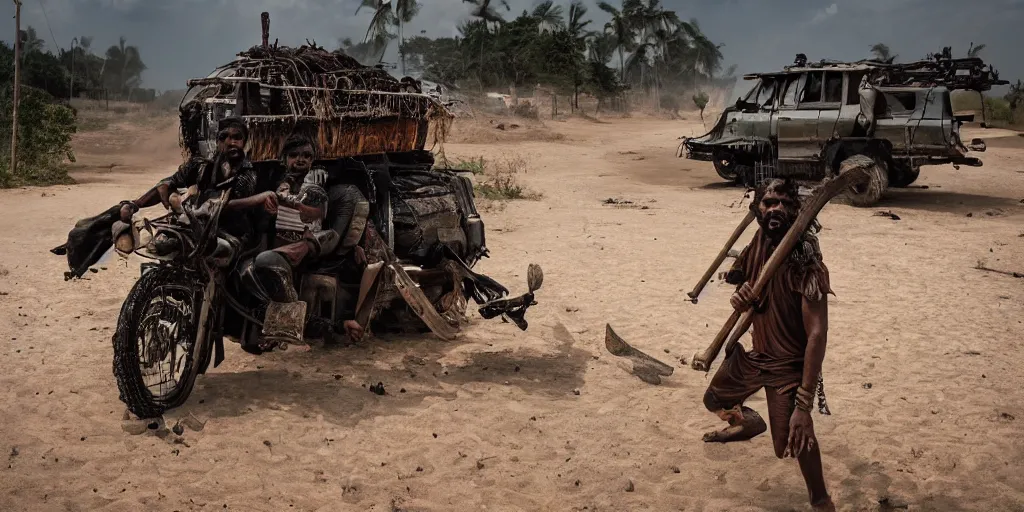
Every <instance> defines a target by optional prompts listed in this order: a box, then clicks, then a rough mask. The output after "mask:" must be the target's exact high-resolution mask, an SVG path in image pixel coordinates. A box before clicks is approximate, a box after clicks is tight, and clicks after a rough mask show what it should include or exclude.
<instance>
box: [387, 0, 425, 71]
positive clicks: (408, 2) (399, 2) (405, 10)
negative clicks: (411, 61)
mask: <svg viewBox="0 0 1024 512" xmlns="http://www.w3.org/2000/svg"><path fill="white" fill-rule="evenodd" d="M393 2H394V4H395V7H394V9H395V15H394V18H395V24H396V25H398V38H399V47H398V48H399V50H401V48H402V47H401V45H402V44H405V33H404V31H403V25H404V24H406V23H409V22H410V21H412V19H413V18H414V17H416V14H418V13H419V12H420V6H419V4H418V3H416V0H393ZM399 53H400V54H401V60H402V74H403V75H404V74H405V54H404V53H401V51H399Z"/></svg>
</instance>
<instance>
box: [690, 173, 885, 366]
mask: <svg viewBox="0 0 1024 512" xmlns="http://www.w3.org/2000/svg"><path fill="white" fill-rule="evenodd" d="M844 163H845V162H844ZM857 164H859V165H855V166H853V167H852V168H850V169H849V170H846V171H845V172H841V174H840V175H839V176H838V177H836V178H834V179H832V180H830V181H828V182H827V183H825V184H824V185H822V186H821V188H819V189H818V190H817V191H816V192H815V194H814V195H813V196H812V197H811V198H810V200H809V202H807V203H805V205H804V207H803V209H802V211H801V212H800V215H798V216H797V218H796V221H794V222H793V225H792V226H790V228H789V231H788V232H787V233H786V236H784V237H783V238H782V241H781V242H780V243H779V246H778V247H776V248H775V251H774V252H773V253H772V255H771V257H770V258H768V262H767V263H765V265H764V268H763V269H762V270H761V274H760V275H759V276H758V278H757V281H756V282H755V283H754V286H753V296H754V297H760V296H761V293H762V292H763V291H764V289H765V287H766V286H767V285H768V281H769V280H771V278H772V277H773V276H774V275H775V272H776V271H777V270H778V269H779V267H780V266H781V265H782V262H783V261H785V259H786V258H788V257H789V256H790V254H791V253H792V252H793V248H794V247H796V244H797V242H798V241H799V240H800V238H801V237H802V236H803V234H804V232H805V231H807V228H808V227H810V225H811V223H812V222H814V219H815V218H816V217H817V216H818V212H820V211H821V209H822V208H824V207H825V205H826V204H828V202H829V201H830V200H832V198H833V197H835V196H836V195H838V194H839V193H841V192H843V191H845V190H847V189H849V188H850V187H852V186H853V185H856V184H858V183H860V182H862V181H864V180H867V179H868V173H867V170H868V169H869V168H870V167H871V166H872V165H875V164H874V162H873V161H871V160H870V159H864V161H863V162H860V161H858V162H857ZM844 167H845V166H844ZM740 317H741V314H740V312H739V311H738V310H735V311H733V312H732V315H730V316H729V319H728V320H726V322H725V325H723V326H722V329H721V330H720V331H718V335H717V336H715V339H714V340H713V341H712V342H711V345H710V346H708V348H707V350H705V351H704V353H703V354H694V356H693V361H692V362H691V364H690V367H691V368H693V369H694V370H698V371H704V372H707V371H708V370H710V369H711V363H712V362H714V360H715V358H717V357H718V354H719V352H721V351H722V347H723V346H725V344H726V341H727V340H728V342H729V345H730V346H731V345H732V344H733V343H735V342H736V340H738V339H739V338H740V337H741V336H743V334H744V333H745V332H747V329H749V328H750V324H751V323H752V322H753V321H754V317H753V310H748V311H747V312H746V313H744V314H742V322H740V325H739V329H737V330H736V332H735V333H733V327H735V326H736V323H737V322H738V321H740ZM730 334H731V336H730Z"/></svg>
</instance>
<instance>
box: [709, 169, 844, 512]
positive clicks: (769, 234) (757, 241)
mask: <svg viewBox="0 0 1024 512" xmlns="http://www.w3.org/2000/svg"><path fill="white" fill-rule="evenodd" d="M750 207H751V209H752V210H753V212H754V215H755V218H756V220H757V222H758V225H759V229H758V231H757V234H756V235H754V239H753V240H752V241H751V243H750V245H748V246H747V247H746V248H745V249H744V250H743V252H742V253H741V254H740V256H739V258H737V260H736V263H735V264H734V265H733V267H732V269H731V270H730V271H729V273H728V276H727V279H726V281H727V282H729V283H730V284H735V285H739V287H738V288H737V291H736V294H735V295H733V297H732V305H733V307H734V308H736V309H737V310H738V311H741V312H744V311H747V310H749V309H751V308H752V309H753V313H752V316H753V324H752V325H753V329H754V330H753V334H752V338H753V347H752V350H751V351H749V352H748V351H745V350H744V349H743V348H742V347H740V346H739V344H733V345H730V346H729V347H727V349H726V357H725V360H724V361H723V362H722V366H721V367H720V368H719V370H718V372H717V373H716V374H715V376H714V378H712V380H711V384H710V386H708V389H707V392H706V393H705V394H704V405H705V406H706V407H707V408H708V410H710V411H712V412H714V413H716V414H717V415H718V417H720V418H721V419H722V420H724V421H727V422H728V423H729V426H728V427H726V428H725V429H723V430H720V431H714V432H709V433H707V434H705V436H704V441H706V442H723V443H725V442H730V441H739V440H746V439H750V438H752V437H755V436H757V435H760V434H762V433H764V432H765V430H767V426H766V425H765V422H764V420H763V419H761V417H760V416H759V415H758V414H757V412H755V411H754V410H753V409H750V408H748V407H745V406H743V402H744V401H745V400H746V399H747V398H748V397H750V396H751V395H753V394H754V393H756V392H757V391H758V390H760V389H761V388H762V387H763V388H764V389H765V395H766V397H767V401H768V420H769V423H770V424H771V434H772V441H773V444H774V446H775V455H776V456H777V457H779V458H783V457H794V458H796V459H797V460H798V461H799V464H800V471H801V472H802V473H803V476H804V481H805V482H806V484H807V490H808V493H809V494H810V500H811V505H812V507H814V510H821V511H834V510H835V505H834V504H833V503H832V499H831V497H830V496H829V494H828V491H827V490H826V489H825V479H824V475H823V473H822V467H821V452H820V451H819V448H818V442H817V439H816V438H815V436H814V426H813V422H812V421H811V409H812V407H813V401H814V396H815V392H816V391H818V396H819V407H820V408H821V412H822V413H825V414H827V407H826V406H825V404H824V394H823V393H822V392H821V391H820V385H821V365H822V361H823V359H824V357H825V344H826V333H827V330H828V300H827V295H828V294H829V293H832V290H831V288H830V286H829V276H828V269H827V268H826V267H825V264H824V263H823V262H822V257H821V251H820V249H819V248H818V243H817V237H816V235H815V232H816V230H815V229H814V228H813V227H812V228H811V229H808V230H807V232H806V233H804V234H803V236H802V238H801V239H800V240H799V242H797V243H796V246H795V248H794V250H793V252H792V254H791V255H790V256H789V257H788V258H785V260H784V261H783V262H782V264H781V265H780V266H779V267H778V270H777V272H775V273H774V274H771V271H770V270H769V271H768V272H767V273H768V274H769V277H770V279H769V280H768V281H767V285H766V286H764V289H763V291H762V293H761V294H760V296H759V297H755V296H754V288H753V287H752V286H751V284H752V283H754V282H755V281H756V280H757V278H758V276H759V274H760V273H761V272H762V270H763V269H764V268H765V266H766V263H767V262H768V260H769V258H770V256H771V254H772V252H773V250H774V249H775V248H776V247H777V246H778V245H779V243H780V241H781V240H782V239H783V237H784V236H785V235H786V233H787V232H788V231H789V228H790V226H791V225H793V223H794V221H795V220H796V218H797V214H798V213H799V211H800V198H799V195H798V187H797V185H796V183H795V182H793V181H791V180H782V179H773V180H769V181H767V182H765V183H764V184H763V185H761V186H760V187H759V188H758V189H757V191H756V192H755V194H754V200H753V202H752V203H751V205H750Z"/></svg>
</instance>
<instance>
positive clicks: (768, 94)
mask: <svg viewBox="0 0 1024 512" xmlns="http://www.w3.org/2000/svg"><path fill="white" fill-rule="evenodd" d="M776 83H777V82H776V81H775V80H774V79H766V80H765V81H764V82H762V83H761V89H760V90H759V91H758V92H757V104H758V105H760V106H762V107H770V106H771V105H772V99H773V98H774V97H775V84H776Z"/></svg>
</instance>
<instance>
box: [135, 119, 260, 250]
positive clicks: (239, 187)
mask: <svg viewBox="0 0 1024 512" xmlns="http://www.w3.org/2000/svg"><path fill="white" fill-rule="evenodd" d="M248 139H249V130H248V128H247V127H246V126H245V122H244V121H243V120H242V119H241V118H237V117H231V118H225V119H222V120H221V121H220V123H219V124H218V132H217V151H216V154H215V155H214V157H213V160H212V161H206V160H203V159H201V158H194V159H192V160H190V161H188V162H185V163H184V164H182V165H181V166H180V167H178V171H177V172H175V173H174V174H173V175H171V176H169V177H167V178H165V179H163V180H160V182H159V183H157V185H156V186H155V187H153V188H152V189H150V190H149V191H147V192H146V193H145V194H143V195H142V196H141V197H139V198H138V199H136V200H135V201H123V202H122V203H121V211H120V215H121V220H122V221H123V222H125V223H128V222H131V217H132V215H133V214H134V213H135V212H137V211H139V209H141V208H147V207H150V206H155V205H156V204H157V203H161V204H163V205H164V207H165V208H167V209H169V210H175V211H177V210H178V205H180V203H181V197H180V196H179V194H178V189H182V188H189V187H193V186H194V187H196V189H197V192H196V193H197V195H198V198H197V199H198V201H197V204H200V205H203V204H207V203H208V201H209V199H212V198H215V197H217V195H218V194H219V193H220V192H221V191H222V190H224V189H225V188H230V190H231V193H230V195H229V196H228V202H227V203H226V204H225V205H224V211H223V213H222V214H221V217H220V222H219V228H220V233H219V235H220V237H219V240H218V244H217V246H216V247H215V254H214V255H215V257H217V259H220V260H223V261H230V260H231V259H232V258H233V256H234V255H236V254H238V253H239V252H240V251H241V250H244V249H247V248H251V247H253V246H255V244H258V243H259V237H258V236H257V233H258V226H261V225H264V224H265V223H266V220H267V214H268V213H270V212H272V211H273V205H272V204H271V203H270V202H268V201H266V200H265V197H264V196H262V195H261V193H263V192H267V191H273V187H274V185H275V180H274V177H273V176H270V175H267V174H266V173H258V172H257V171H256V169H255V168H253V166H252V164H251V163H250V162H249V159H248V158H247V157H246V154H245V144H246V142H248ZM153 245H154V249H155V250H156V251H157V252H163V251H168V250H171V249H173V248H175V247H177V244H176V242H175V241H174V240H171V239H169V238H168V237H167V236H166V235H161V236H158V237H157V238H156V239H154V240H153Z"/></svg>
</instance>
